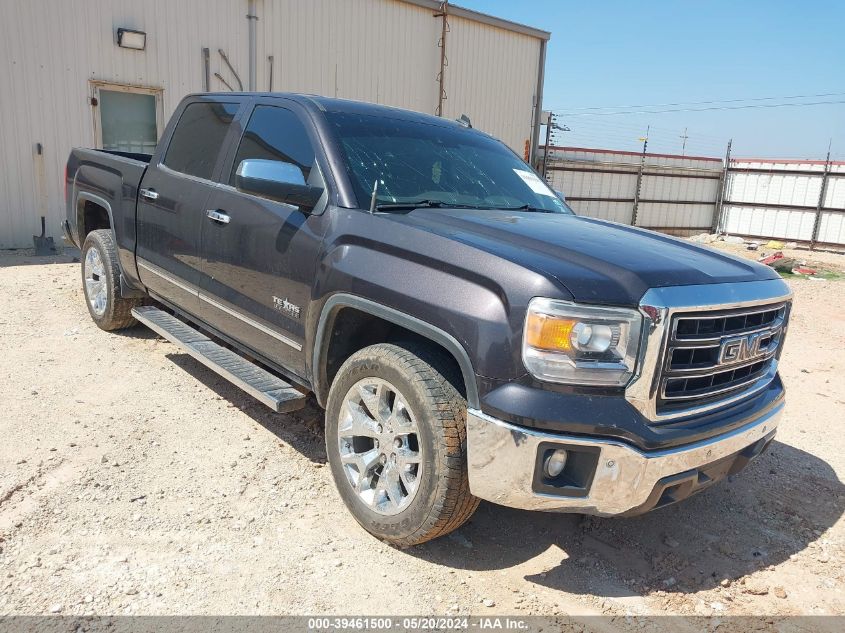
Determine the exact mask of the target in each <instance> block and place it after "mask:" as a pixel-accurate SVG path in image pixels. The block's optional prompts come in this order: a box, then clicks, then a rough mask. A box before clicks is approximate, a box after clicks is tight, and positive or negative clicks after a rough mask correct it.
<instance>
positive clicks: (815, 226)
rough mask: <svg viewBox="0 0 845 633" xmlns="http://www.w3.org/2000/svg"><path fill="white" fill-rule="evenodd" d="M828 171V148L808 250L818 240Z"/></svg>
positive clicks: (813, 246)
mask: <svg viewBox="0 0 845 633" xmlns="http://www.w3.org/2000/svg"><path fill="white" fill-rule="evenodd" d="M829 173H830V150H829V149H828V150H827V158H825V160H824V171H823V172H822V185H821V187H820V189H819V202H818V204H816V219H815V220H814V221H813V237H812V238H811V239H810V250H813V249H814V248H815V247H816V242H818V241H819V230H820V229H821V224H822V208H823V207H824V196H825V193H826V190H827V175H828V174H829Z"/></svg>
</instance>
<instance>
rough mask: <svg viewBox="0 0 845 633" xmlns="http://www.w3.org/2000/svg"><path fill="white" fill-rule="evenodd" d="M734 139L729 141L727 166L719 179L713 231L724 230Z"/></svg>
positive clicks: (726, 155)
mask: <svg viewBox="0 0 845 633" xmlns="http://www.w3.org/2000/svg"><path fill="white" fill-rule="evenodd" d="M732 143H733V139H730V140H729V141H728V149H727V151H726V152H725V166H724V168H723V169H722V177H721V178H720V179H719V192H718V193H717V195H716V205H715V206H714V207H713V226H712V227H711V229H712V232H713V233H721V232H722V223H723V222H724V213H725V192H726V191H727V187H728V172H729V170H730V168H731V144H732Z"/></svg>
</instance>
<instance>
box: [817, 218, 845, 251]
mask: <svg viewBox="0 0 845 633" xmlns="http://www.w3.org/2000/svg"><path fill="white" fill-rule="evenodd" d="M818 241H819V242H825V243H827V244H845V213H822V217H821V218H820V219H819V239H818Z"/></svg>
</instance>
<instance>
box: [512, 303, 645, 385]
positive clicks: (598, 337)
mask: <svg viewBox="0 0 845 633" xmlns="http://www.w3.org/2000/svg"><path fill="white" fill-rule="evenodd" d="M641 325H642V316H641V315H640V313H639V312H637V311H636V310H628V309H625V308H604V307H599V306H585V305H578V304H575V303H570V302H568V301H557V300H554V299H540V298H537V299H532V300H531V303H529V304H528V315H527V316H526V318H525V332H524V334H523V337H522V361H523V363H525V368H526V369H527V370H528V371H529V372H531V374H532V375H533V376H534V377H535V378H537V379H539V380H546V381H549V382H561V383H568V384H574V385H609V386H624V385H625V384H627V382H628V381H629V380H630V378H631V376H633V374H634V367H635V365H636V362H637V350H638V347H639V343H640V327H641Z"/></svg>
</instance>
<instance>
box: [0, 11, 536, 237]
mask: <svg viewBox="0 0 845 633" xmlns="http://www.w3.org/2000/svg"><path fill="white" fill-rule="evenodd" d="M422 4H424V5H426V6H418V4H414V3H413V2H402V1H398V0H309V1H303V0H259V2H258V15H259V18H260V19H259V22H258V60H257V62H258V63H257V73H256V74H257V88H258V90H267V89H268V85H269V78H270V77H269V62H268V59H267V58H268V56H270V55H272V56H273V58H274V76H273V89H274V90H276V91H301V92H312V93H317V94H323V95H329V96H335V95H336V96H338V97H344V98H352V99H361V100H366V101H374V102H378V103H383V104H387V105H394V106H398V107H403V108H409V109H413V110H418V111H422V112H429V113H434V111H435V108H436V107H437V102H438V92H439V91H438V84H437V81H436V77H437V73H438V72H439V62H440V49H439V48H438V40H439V39H440V28H441V21H440V19H439V18H435V17H434V10H433V8H432V7H436V6H437V5H436V4H435V3H425V2H423V3H422ZM246 13H247V0H178V1H177V0H20V1H15V2H12V1H8V2H6V1H4V2H2V4H0V80H2V85H3V96H2V98H0V121H3V125H0V160H2V165H3V169H2V170H0V248H8V247H26V246H31V245H32V238H31V236H32V235H33V234H36V233H38V232H39V230H40V220H39V216H41V215H45V216H46V217H47V227H48V235H53V236H55V237H59V235H60V234H59V232H58V229H57V227H58V225H59V222H60V220H61V219H63V217H64V199H63V198H64V194H63V187H62V180H63V170H64V164H65V161H66V159H67V154H68V152H69V151H70V149H71V148H72V147H74V146H87V147H92V146H94V142H95V140H94V139H95V130H94V113H93V108H92V106H91V105H90V102H89V100H90V96H91V86H90V84H89V80H103V81H108V82H113V83H120V84H134V85H140V86H145V87H156V88H161V89H163V93H162V97H163V101H162V103H163V115H164V118H165V121H166V119H167V118H168V117H169V116H170V114H171V112H172V111H173V109H174V108H175V107H176V105H177V104H178V103H179V100H180V99H181V98H182V97H183V96H184V95H185V94H188V93H191V92H200V91H202V88H203V61H202V53H201V50H202V48H203V47H207V48H209V49H210V50H211V71H212V78H211V89H212V90H215V91H220V90H226V88H225V87H224V85H223V84H222V83H221V82H220V81H219V80H218V79H216V78H215V77H214V76H213V73H214V72H219V73H220V74H221V75H222V76H223V77H224V78H225V79H226V81H228V82H229V83H230V84H232V85H233V86H235V87H236V88H237V84H236V83H235V80H234V78H233V76H232V74H231V73H230V72H229V71H228V69H227V68H226V66H225V65H224V63H223V61H222V60H221V57H220V55H219V54H218V53H217V51H218V49H223V50H224V51H225V52H226V53H227V55H228V57H229V59H230V60H231V62H232V65H233V66H234V67H235V69H236V71H237V72H238V74H239V75H240V78H241V80H242V81H243V83H244V86H245V87H246V84H247V77H248V60H247V48H248V42H247V37H248V34H247V31H248V29H247V20H246ZM448 21H449V26H450V31H449V33H448V34H447V57H448V61H449V65H448V67H447V69H446V75H445V77H446V93H447V97H448V98H447V100H446V101H445V103H444V115H445V116H448V117H457V116H459V115H460V114H462V113H466V114H467V115H469V116H470V117H471V118H472V121H473V124H474V125H475V127H478V128H480V129H482V130H485V131H487V132H490V133H491V134H493V135H495V136H498V137H499V138H502V140H504V141H505V142H507V143H508V144H509V145H511V147H513V148H514V149H515V150H516V151H517V152H518V153H519V154H522V150H523V145H524V142H525V140H526V139H528V138H529V137H530V135H531V126H532V118H533V116H532V115H533V113H532V108H533V105H534V100H535V92H536V87H537V86H536V82H537V73H538V63H539V54H540V42H541V40H540V39H538V38H537V37H534V36H532V35H526V34H524V33H520V32H515V31H512V30H506V29H504V28H498V27H496V26H491V25H488V24H482V23H480V22H477V21H474V20H471V19H468V18H467V17H460V16H458V15H451V16H450V17H449V19H448ZM118 27H125V28H135V29H139V30H143V31H146V32H147V48H146V50H145V51H143V52H141V51H134V50H127V49H122V48H118V46H117V45H116V44H115V32H116V29H117V28H118ZM37 143H41V144H42V145H43V147H44V155H43V177H42V176H41V175H39V174H40V173H42V168H41V167H40V166H39V165H38V162H39V161H40V160H41V159H38V158H36V153H35V147H36V144H37ZM42 207H43V209H42Z"/></svg>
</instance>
